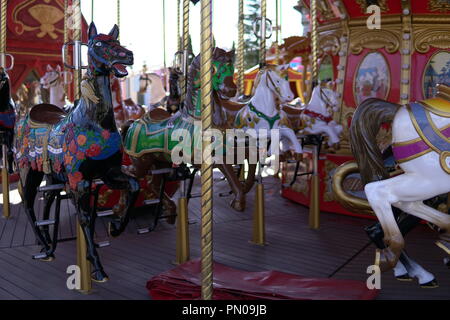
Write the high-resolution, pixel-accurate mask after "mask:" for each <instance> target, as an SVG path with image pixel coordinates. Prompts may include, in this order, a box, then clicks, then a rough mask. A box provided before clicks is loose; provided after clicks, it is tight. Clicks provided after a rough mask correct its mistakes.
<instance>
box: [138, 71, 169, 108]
mask: <svg viewBox="0 0 450 320" xmlns="http://www.w3.org/2000/svg"><path fill="white" fill-rule="evenodd" d="M139 80H140V90H139V92H140V93H144V94H145V100H144V101H145V104H146V105H148V107H149V110H151V109H154V108H157V107H160V106H164V103H165V101H166V97H167V94H166V90H165V89H164V83H163V80H162V79H161V77H160V76H158V75H157V74H156V73H146V74H143V75H142V76H141V78H140V79H139Z"/></svg>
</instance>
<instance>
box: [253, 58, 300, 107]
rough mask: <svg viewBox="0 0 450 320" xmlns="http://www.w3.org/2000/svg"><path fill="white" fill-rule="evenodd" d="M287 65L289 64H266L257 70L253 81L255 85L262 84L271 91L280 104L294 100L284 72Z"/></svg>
mask: <svg viewBox="0 0 450 320" xmlns="http://www.w3.org/2000/svg"><path fill="white" fill-rule="evenodd" d="M288 67H289V65H280V66H274V65H267V66H265V67H263V68H262V69H261V71H260V72H259V75H258V81H255V87H256V86H257V85H259V84H264V85H265V87H266V88H267V89H269V90H270V91H272V93H273V94H274V96H275V97H276V98H277V99H278V101H279V103H280V104H285V103H287V102H290V101H292V100H294V94H293V93H292V90H291V87H290V85H289V81H288V80H287V75H286V74H285V73H286V70H287V68H288ZM285 76H286V77H285Z"/></svg>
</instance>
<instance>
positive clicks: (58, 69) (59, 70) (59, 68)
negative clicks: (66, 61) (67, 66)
mask: <svg viewBox="0 0 450 320" xmlns="http://www.w3.org/2000/svg"><path fill="white" fill-rule="evenodd" d="M56 71H58V72H61V66H60V65H59V64H58V65H57V66H56Z"/></svg>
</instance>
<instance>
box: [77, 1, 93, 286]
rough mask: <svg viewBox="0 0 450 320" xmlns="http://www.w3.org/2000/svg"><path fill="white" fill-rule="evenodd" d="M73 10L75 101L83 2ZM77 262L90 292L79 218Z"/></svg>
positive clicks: (82, 283) (87, 266) (79, 64)
mask: <svg viewBox="0 0 450 320" xmlns="http://www.w3.org/2000/svg"><path fill="white" fill-rule="evenodd" d="M72 12H73V19H72V21H73V23H74V26H73V41H74V48H73V50H74V51H73V52H74V55H73V57H74V58H73V60H74V61H73V63H74V65H75V69H74V70H73V84H74V85H73V87H74V99H75V101H77V100H80V98H81V90H80V86H81V77H82V74H81V26H82V20H81V4H80V0H73V1H72ZM77 264H78V267H79V268H80V276H81V281H80V283H81V288H80V292H82V293H86V294H87V293H90V291H91V288H92V284H91V275H90V274H91V272H90V265H89V261H88V260H87V247H86V238H85V235H84V232H83V229H82V228H81V225H80V222H79V220H78V219H77Z"/></svg>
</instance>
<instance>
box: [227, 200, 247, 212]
mask: <svg viewBox="0 0 450 320" xmlns="http://www.w3.org/2000/svg"><path fill="white" fill-rule="evenodd" d="M230 206H231V207H232V208H233V209H234V210H236V211H239V212H242V211H244V210H245V200H241V201H240V200H233V201H231V204H230Z"/></svg>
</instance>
